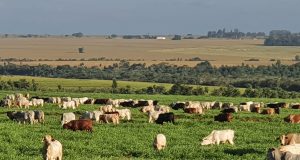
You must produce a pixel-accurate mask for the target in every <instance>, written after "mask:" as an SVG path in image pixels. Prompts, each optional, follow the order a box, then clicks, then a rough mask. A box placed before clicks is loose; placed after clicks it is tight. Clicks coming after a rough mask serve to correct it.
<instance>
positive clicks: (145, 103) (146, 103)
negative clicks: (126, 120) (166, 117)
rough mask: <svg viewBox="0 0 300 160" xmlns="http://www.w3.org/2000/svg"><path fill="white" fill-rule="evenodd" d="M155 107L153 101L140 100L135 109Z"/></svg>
mask: <svg viewBox="0 0 300 160" xmlns="http://www.w3.org/2000/svg"><path fill="white" fill-rule="evenodd" d="M143 106H153V100H139V101H138V102H137V103H136V104H135V105H134V107H143Z"/></svg>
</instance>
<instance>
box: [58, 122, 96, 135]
mask: <svg viewBox="0 0 300 160" xmlns="http://www.w3.org/2000/svg"><path fill="white" fill-rule="evenodd" d="M63 128H64V129H70V130H73V131H77V130H80V131H90V132H92V131H93V121H92V120H90V119H79V120H72V121H70V122H68V123H66V124H64V125H63Z"/></svg>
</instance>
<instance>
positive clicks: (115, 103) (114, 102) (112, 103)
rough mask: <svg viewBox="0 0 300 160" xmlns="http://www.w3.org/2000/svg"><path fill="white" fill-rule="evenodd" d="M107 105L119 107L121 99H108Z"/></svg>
mask: <svg viewBox="0 0 300 160" xmlns="http://www.w3.org/2000/svg"><path fill="white" fill-rule="evenodd" d="M106 105H112V106H113V107H119V100H118V99H115V100H112V99H109V100H108V101H107V103H106Z"/></svg>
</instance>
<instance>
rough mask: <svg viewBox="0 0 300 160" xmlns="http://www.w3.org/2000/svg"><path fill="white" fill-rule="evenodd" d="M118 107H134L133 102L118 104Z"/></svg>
mask: <svg viewBox="0 0 300 160" xmlns="http://www.w3.org/2000/svg"><path fill="white" fill-rule="evenodd" d="M120 106H122V107H134V101H124V102H120Z"/></svg>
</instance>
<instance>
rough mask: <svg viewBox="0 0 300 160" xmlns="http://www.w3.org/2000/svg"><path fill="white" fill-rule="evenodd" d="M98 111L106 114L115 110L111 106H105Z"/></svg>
mask: <svg viewBox="0 0 300 160" xmlns="http://www.w3.org/2000/svg"><path fill="white" fill-rule="evenodd" d="M99 110H100V111H103V112H104V113H106V112H115V111H116V109H115V108H114V107H113V106H112V105H106V106H102V107H100V108H99Z"/></svg>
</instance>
